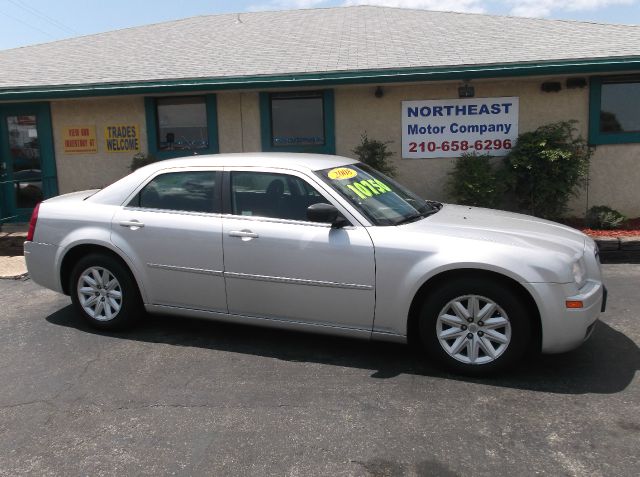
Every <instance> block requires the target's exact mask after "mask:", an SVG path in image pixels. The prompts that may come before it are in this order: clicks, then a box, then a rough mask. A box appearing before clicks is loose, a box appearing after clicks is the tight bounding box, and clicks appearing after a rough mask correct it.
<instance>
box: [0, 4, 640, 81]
mask: <svg viewBox="0 0 640 477" xmlns="http://www.w3.org/2000/svg"><path fill="white" fill-rule="evenodd" d="M629 57H633V58H634V61H637V60H640V26H625V25H610V24H598V23H584V22H574V21H558V20H545V19H531V18H514V17H504V16H489V15H477V14H463V13H447V12H433V11H425V10H411V9H401V8H386V7H375V6H357V7H342V8H326V9H313V10H293V11H277V12H255V13H241V14H224V15H211V16H199V17H193V18H187V19H184V20H178V21H172V22H167V23H159V24H154V25H147V26H141V27H135V28H127V29H124V30H118V31H112V32H108V33H100V34H95V35H89V36H83V37H79V38H72V39H67V40H61V41H55V42H52V43H45V44H40V45H34V46H28V47H22V48H15V49H11V50H4V51H0V90H3V89H4V90H6V89H16V88H24V87H39V86H56V85H58V86H60V85H87V84H104V83H119V84H123V83H129V82H149V81H163V80H182V79H189V80H197V79H202V78H209V79H211V78H229V77H235V78H244V77H268V76H273V75H292V74H298V75H304V74H312V73H314V74H318V73H331V72H346V71H350V72H353V71H372V70H375V71H386V70H403V69H411V68H437V67H448V66H474V65H496V64H499V65H505V64H510V63H529V62H545V61H557V60H581V59H605V58H629Z"/></svg>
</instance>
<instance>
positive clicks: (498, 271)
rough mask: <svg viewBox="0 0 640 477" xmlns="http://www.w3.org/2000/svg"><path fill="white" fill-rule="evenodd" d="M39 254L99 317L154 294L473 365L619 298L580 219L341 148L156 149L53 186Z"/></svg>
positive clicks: (56, 286)
mask: <svg viewBox="0 0 640 477" xmlns="http://www.w3.org/2000/svg"><path fill="white" fill-rule="evenodd" d="M25 256H26V260H27V266H28V269H29V273H30V275H31V277H32V279H33V280H34V281H35V282H37V283H39V284H41V285H43V286H45V287H48V288H51V289H53V290H56V291H58V292H61V293H65V294H67V295H70V296H71V299H72V301H73V304H74V306H75V308H76V309H77V311H78V313H79V314H80V315H81V316H82V317H83V318H84V319H86V320H87V321H88V322H89V323H90V324H91V325H93V326H95V327H98V328H102V329H119V328H123V327H125V326H130V325H131V324H133V323H134V322H135V321H136V320H138V319H140V318H141V317H142V316H144V314H145V313H144V311H145V310H146V311H148V312H153V313H168V314H171V315H174V316H189V317H199V318H212V319H217V320H223V321H229V322H237V323H252V324H256V325H264V326H272V327H279V328H287V329H295V330H305V331H312V332H317V333H327V334H336V335H343V336H351V337H358V338H365V339H378V340H388V341H397V342H407V341H413V342H415V343H419V344H420V345H421V346H422V347H424V349H425V350H426V351H427V352H428V353H429V354H430V355H431V356H432V357H433V358H435V359H436V360H438V361H440V362H441V363H443V364H444V365H446V366H448V367H449V368H450V369H453V370H454V371H458V372H464V373H471V374H486V373H489V372H493V371H496V370H499V369H503V368H505V367H507V366H509V365H512V364H513V363H515V362H517V361H518V360H519V359H520V358H521V357H522V356H523V355H524V353H525V352H527V351H528V350H534V351H542V352H546V353H559V352H563V351H567V350H570V349H572V348H575V347H577V346H579V345H580V344H581V343H582V342H583V341H585V340H586V339H587V338H588V337H589V335H590V333H591V331H592V330H593V327H594V325H595V323H596V320H597V319H598V315H599V314H600V312H601V310H604V302H605V300H606V289H605V288H604V286H603V283H602V278H601V273H600V264H599V260H598V251H597V248H596V246H595V244H594V242H593V241H592V240H591V239H590V238H588V237H586V236H585V235H583V234H582V233H580V232H578V231H576V230H574V229H571V228H568V227H565V226H562V225H559V224H557V223H553V222H549V221H545V220H541V219H537V218H534V217H529V216H525V215H518V214H512V213H507V212H501V211H496V210H488V209H480V208H473V207H463V206H456V205H449V204H441V203H438V202H433V201H428V200H423V199H421V198H420V197H418V196H417V195H416V194H414V193H412V192H411V191H409V190H407V189H406V188H404V187H403V186H401V185H400V184H398V183H396V182H395V181H393V180H392V179H390V178H389V177H386V176H384V175H382V174H380V173H378V172H376V171H375V170H373V169H371V168H369V167H367V166H366V165H364V164H361V163H358V162H356V161H353V160H350V159H347V158H343V157H337V156H320V155H308V154H265V153H256V154H229V155H216V156H201V157H198V158H187V159H174V160H168V161H161V162H157V163H154V164H152V165H149V166H146V167H144V168H142V169H139V170H137V171H136V172H134V173H132V174H130V175H128V176H127V177H124V178H123V179H121V180H119V181H118V182H116V183H114V184H112V185H110V186H108V187H106V188H104V189H102V190H99V191H96V190H93V191H85V192H76V193H73V194H67V195H63V196H59V197H55V198H53V199H49V200H46V201H44V202H42V203H41V204H40V205H39V207H38V208H36V210H34V214H33V217H32V220H31V230H30V233H29V236H28V238H27V242H26V243H25Z"/></svg>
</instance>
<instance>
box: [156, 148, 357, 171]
mask: <svg viewBox="0 0 640 477" xmlns="http://www.w3.org/2000/svg"><path fill="white" fill-rule="evenodd" d="M356 162H358V161H356V160H354V159H349V158H347V157H341V156H332V155H326V154H302V153H292V152H245V153H236V154H207V155H202V156H188V157H181V158H178V159H168V160H165V161H158V162H154V163H153V164H150V165H149V166H146V168H147V170H148V171H151V169H153V170H154V171H155V170H162V169H169V168H174V167H206V166H219V167H222V166H227V167H233V166H239V167H283V168H285V169H295V170H302V169H304V170H312V171H317V170H321V169H328V168H330V167H338V166H343V165H345V164H353V163H356Z"/></svg>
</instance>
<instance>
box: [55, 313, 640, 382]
mask: <svg viewBox="0 0 640 477" xmlns="http://www.w3.org/2000/svg"><path fill="white" fill-rule="evenodd" d="M46 320H47V321H48V322H49V323H51V324H54V325H59V326H65V327H71V328H76V329H78V330H81V331H83V332H87V333H92V334H95V335H99V336H109V337H112V338H119V339H123V340H135V341H142V342H148V343H163V344H169V345H174V346H187V347H197V348H202V349H212V350H218V351H230V352H234V353H245V354H250V355H255V356H264V357H267V358H276V359H281V360H286V361H299V362H311V363H319V364H325V365H328V366H342V367H353V368H360V369H368V370H371V371H373V374H372V375H371V377H372V378H378V379H388V378H393V377H396V376H398V375H401V374H410V375H417V376H428V377H437V378H445V379H454V380H458V381H465V382H473V383H478V384H484V385H490V386H500V387H508V388H515V389H524V390H530V391H541V392H551V393H559V394H585V393H599V394H611V393H617V392H620V391H622V390H624V389H625V388H626V387H627V386H628V385H629V384H630V383H631V381H632V380H633V378H634V376H635V372H636V371H637V370H638V369H640V349H639V348H638V346H636V344H635V343H634V342H633V340H631V339H630V338H628V337H627V336H626V335H624V334H623V333H621V332H619V331H616V330H615V329H613V328H611V327H610V326H609V325H607V324H606V323H603V322H600V323H599V324H598V326H597V327H596V329H595V331H594V333H593V336H592V337H591V339H590V340H589V341H588V342H587V343H585V344H584V345H582V346H581V347H580V348H578V349H577V350H574V351H572V352H569V353H564V354H561V355H541V356H537V357H535V358H529V359H527V360H525V362H523V363H521V364H520V365H519V366H517V367H516V368H515V369H514V370H512V371H509V372H507V373H503V374H501V375H499V376H495V377H491V378H483V379H478V378H468V377H464V376H457V375H453V374H449V373H446V372H444V371H442V370H441V369H440V368H439V367H438V366H436V364H435V363H432V362H430V361H429V359H428V357H426V356H424V355H423V354H422V353H421V352H419V351H416V350H414V349H412V348H411V347H409V346H405V345H400V344H394V343H382V342H369V341H361V340H355V339H347V338H340V337H331V336H324V335H314V334H309V333H300V332H292V331H282V330H274V329H269V328H261V327H255V326H248V325H241V324H237V325H236V324H229V323H220V322H214V321H207V320H199V319H190V318H182V317H173V316H165V315H162V316H158V315H153V316H149V317H148V318H147V319H145V320H143V322H142V323H141V324H140V325H138V326H137V327H136V328H135V329H132V330H128V331H124V332H117V333H115V332H103V331H97V330H95V329H92V328H90V327H89V326H88V325H87V324H85V322H84V321H82V320H81V319H80V318H79V317H78V316H77V315H76V313H75V312H74V310H73V308H72V307H71V306H67V307H65V308H63V309H61V310H59V311H57V312H55V313H53V314H51V315H50V316H48V317H47V318H46Z"/></svg>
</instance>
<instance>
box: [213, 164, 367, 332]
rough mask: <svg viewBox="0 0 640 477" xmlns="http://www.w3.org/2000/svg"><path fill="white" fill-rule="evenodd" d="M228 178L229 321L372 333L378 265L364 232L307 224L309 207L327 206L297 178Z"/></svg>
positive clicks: (246, 174)
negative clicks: (246, 318) (273, 321)
mask: <svg viewBox="0 0 640 477" xmlns="http://www.w3.org/2000/svg"><path fill="white" fill-rule="evenodd" d="M229 174H230V179H229V181H230V187H229V189H230V190H229V191H228V196H229V199H230V204H229V206H228V209H229V210H228V214H227V215H225V216H224V219H223V243H224V264H225V278H226V284H227V302H228V306H229V313H231V314H238V315H248V316H254V317H264V318H270V319H277V320H286V321H294V322H302V323H309V324H317V325H329V326H338V327H343V328H352V329H361V330H371V329H372V326H373V315H374V306H375V263H374V252H373V243H372V242H371V238H370V237H369V234H368V232H367V231H366V230H365V228H364V227H362V226H360V225H359V224H356V223H355V222H354V223H353V225H350V226H347V227H344V228H341V229H332V228H331V227H330V225H329V224H321V223H313V222H309V221H308V220H307V218H306V209H307V207H308V206H309V205H312V204H315V203H318V202H331V201H330V200H328V199H327V198H325V197H324V196H323V195H322V194H321V193H319V192H318V191H317V189H316V188H315V187H314V186H313V185H311V184H310V183H309V182H308V181H307V180H306V178H304V177H303V176H302V175H299V174H297V173H293V172H292V173H290V174H284V173H276V172H275V171H274V172H267V171H264V172H259V171H248V170H247V171H241V170H235V171H231V172H230V173H229Z"/></svg>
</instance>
